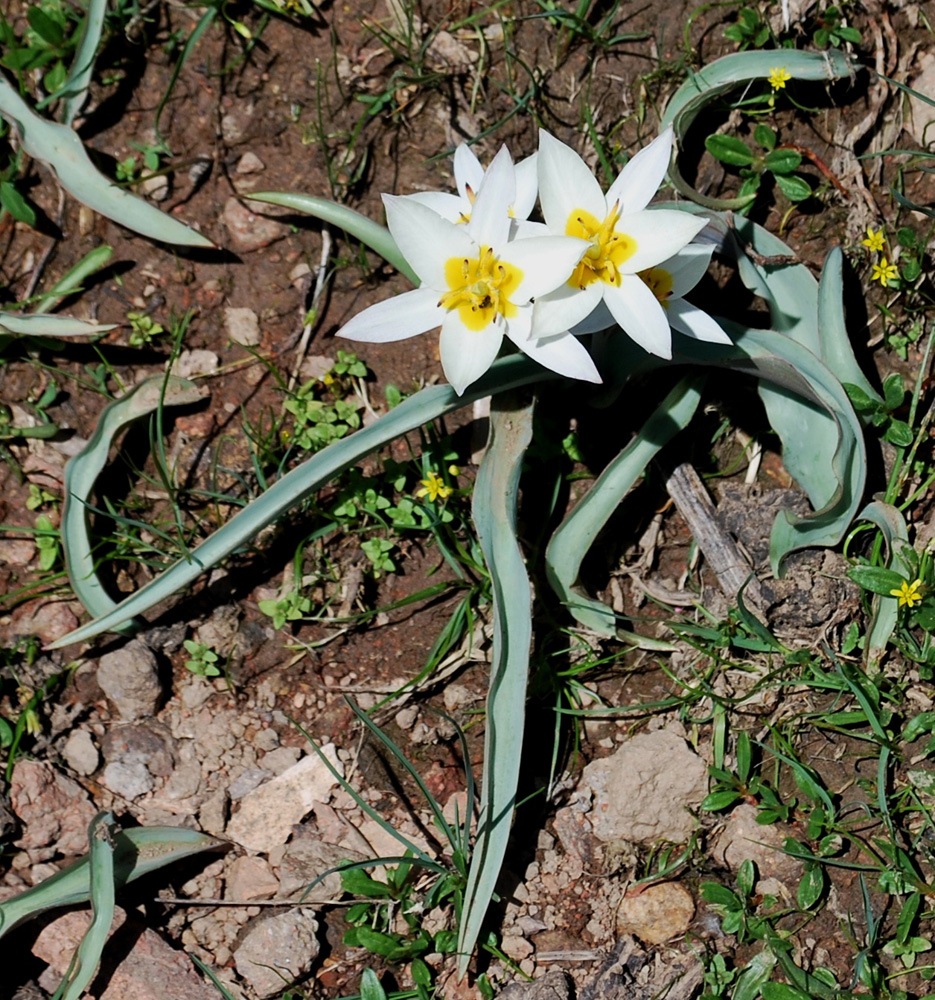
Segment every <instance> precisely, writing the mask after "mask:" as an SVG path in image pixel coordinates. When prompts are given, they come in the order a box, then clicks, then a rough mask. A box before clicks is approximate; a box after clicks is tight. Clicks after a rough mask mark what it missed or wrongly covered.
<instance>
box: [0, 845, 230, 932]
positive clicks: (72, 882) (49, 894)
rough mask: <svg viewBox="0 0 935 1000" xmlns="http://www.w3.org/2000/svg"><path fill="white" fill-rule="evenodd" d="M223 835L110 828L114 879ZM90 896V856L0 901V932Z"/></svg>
mask: <svg viewBox="0 0 935 1000" xmlns="http://www.w3.org/2000/svg"><path fill="white" fill-rule="evenodd" d="M222 846H223V841H220V840H217V839H215V838H214V837H209V836H208V835H207V834H206V833H199V832H198V831H197V830H190V829H188V828H187V827H174V826H141V827H136V828H133V829H130V830H124V831H122V832H119V833H116V834H114V857H113V862H114V881H115V883H116V885H117V886H118V887H120V886H123V885H126V884H127V883H128V882H132V881H133V880H134V879H137V878H140V877H142V876H143V875H148V874H149V873H150V872H153V871H156V870H157V869H159V868H163V867H165V866H166V865H170V864H173V863H174V862H176V861H180V860H182V858H187V857H190V856H191V855H193V854H199V853H200V852H202V851H209V850H217V849H218V848H220V847H222ZM90 896H91V874H90V859H89V857H88V856H87V855H86V856H85V857H83V858H81V860H80V861H76V862H74V864H71V865H69V866H68V867H67V868H64V869H62V871H60V872H58V873H57V874H55V875H53V876H52V877H51V878H47V879H46V880H45V881H44V882H40V883H39V885H37V886H33V888H31V889H27V890H26V891H25V892H23V893H20V895H18V896H13V897H12V898H11V899H5V900H3V901H2V902H0V936H2V935H3V934H6V933H7V932H8V931H11V930H12V929H13V928H14V927H16V926H18V925H19V924H21V923H23V922H24V921H26V920H30V919H32V918H33V917H35V916H37V915H38V914H40V913H44V912H45V911H46V910H51V909H55V908H57V907H61V906H72V905H74V904H75V903H84V902H87V900H88V899H90Z"/></svg>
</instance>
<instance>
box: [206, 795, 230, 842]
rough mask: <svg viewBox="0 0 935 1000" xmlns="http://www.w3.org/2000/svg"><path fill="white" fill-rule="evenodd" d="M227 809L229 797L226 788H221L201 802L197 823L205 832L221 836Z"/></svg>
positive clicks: (228, 808)
mask: <svg viewBox="0 0 935 1000" xmlns="http://www.w3.org/2000/svg"><path fill="white" fill-rule="evenodd" d="M229 811H230V798H229V796H228V794H227V790H226V789H224V788H222V789H221V790H220V791H218V792H215V794H214V795H212V796H210V798H207V799H205V801H204V802H203V803H202V804H201V808H200V809H199V810H198V825H199V826H200V827H201V829H202V830H204V832H205V833H210V834H211V835H212V836H214V837H221V836H223V834H224V828H225V827H226V826H227V817H228V814H229Z"/></svg>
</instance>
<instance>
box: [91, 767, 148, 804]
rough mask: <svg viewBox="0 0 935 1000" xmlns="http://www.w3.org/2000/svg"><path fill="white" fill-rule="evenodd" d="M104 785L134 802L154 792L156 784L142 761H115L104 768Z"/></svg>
mask: <svg viewBox="0 0 935 1000" xmlns="http://www.w3.org/2000/svg"><path fill="white" fill-rule="evenodd" d="M102 780H103V783H104V784H105V785H106V786H107V787H108V788H109V789H110V790H111V791H112V792H113V793H114V794H115V795H119V796H121V797H122V798H124V799H126V800H127V801H128V802H132V801H133V800H134V799H138V798H139V797H140V796H141V795H145V794H146V793H147V792H151V791H152V790H153V787H154V785H155V784H156V782H155V781H154V780H153V776H152V775H151V774H150V773H149V771H147V770H146V765H145V764H144V763H143V762H142V761H141V760H131V761H126V762H125V761H120V760H118V761H114V763H113V764H108V765H107V767H105V768H104V774H103V775H102Z"/></svg>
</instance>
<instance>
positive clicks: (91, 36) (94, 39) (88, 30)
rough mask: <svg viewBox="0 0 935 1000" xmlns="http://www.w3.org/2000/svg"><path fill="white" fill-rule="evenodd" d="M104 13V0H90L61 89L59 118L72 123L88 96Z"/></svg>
mask: <svg viewBox="0 0 935 1000" xmlns="http://www.w3.org/2000/svg"><path fill="white" fill-rule="evenodd" d="M106 14H107V0H89V3H88V12H87V13H86V14H85V16H84V22H83V23H82V25H81V38H80V39H79V40H78V48H77V49H76V50H75V57H74V59H73V60H72V64H71V69H70V70H69V72H68V79H67V80H66V81H65V86H64V87H63V88H62V91H63V92H64V94H65V99H64V100H63V102H62V122H63V123H64V124H65V125H71V124H72V122H73V121H74V120H75V118H76V116H77V114H78V112H79V111H80V110H81V108H82V107H83V105H84V102H85V100H86V98H87V96H88V87H89V86H90V85H91V76H92V75H93V73H94V59H95V56H96V55H97V47H98V45H99V44H100V41H101V32H102V30H103V28H104V17H105V16H106Z"/></svg>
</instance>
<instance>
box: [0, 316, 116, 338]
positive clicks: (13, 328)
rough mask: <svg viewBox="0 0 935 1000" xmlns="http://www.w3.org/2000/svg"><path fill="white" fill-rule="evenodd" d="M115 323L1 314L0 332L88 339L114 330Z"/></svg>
mask: <svg viewBox="0 0 935 1000" xmlns="http://www.w3.org/2000/svg"><path fill="white" fill-rule="evenodd" d="M113 329H114V324H113V323H86V322H85V321H84V320H81V319H72V318H71V316H53V315H50V314H47V313H31V314H30V315H28V316H24V315H17V314H16V313H6V312H0V330H8V331H9V332H10V333H17V334H21V335H22V336H28V337H86V336H88V335H89V334H91V335H93V334H96V333H106V332H107V331H108V330H113Z"/></svg>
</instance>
